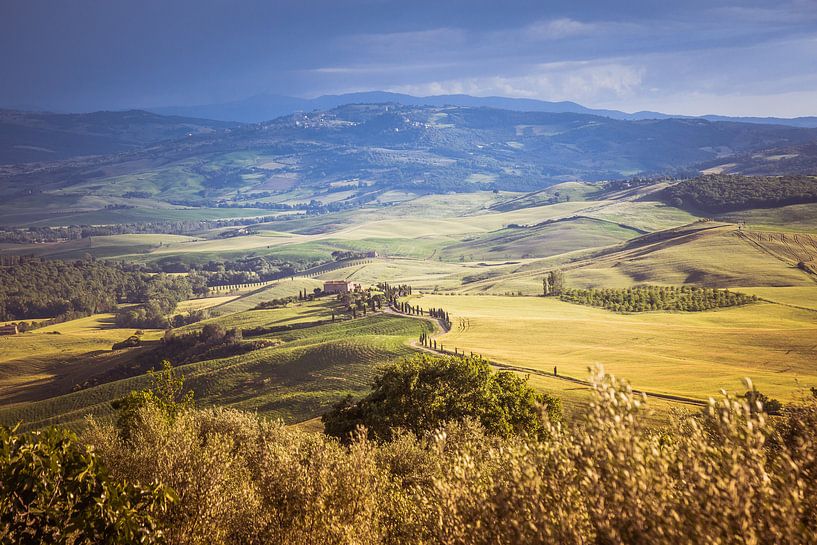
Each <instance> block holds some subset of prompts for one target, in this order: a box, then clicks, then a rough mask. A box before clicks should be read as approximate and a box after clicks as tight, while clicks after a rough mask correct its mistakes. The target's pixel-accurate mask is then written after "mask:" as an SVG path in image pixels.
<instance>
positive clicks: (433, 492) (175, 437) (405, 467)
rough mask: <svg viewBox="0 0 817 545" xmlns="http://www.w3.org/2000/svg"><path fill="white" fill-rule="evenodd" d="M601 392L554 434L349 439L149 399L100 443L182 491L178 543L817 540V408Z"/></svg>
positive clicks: (94, 431)
mask: <svg viewBox="0 0 817 545" xmlns="http://www.w3.org/2000/svg"><path fill="white" fill-rule="evenodd" d="M592 382H593V389H594V400H593V402H592V404H591V405H590V407H589V409H588V411H587V412H586V414H585V415H584V416H583V417H582V418H581V419H579V421H578V422H577V423H575V424H573V425H571V427H564V426H562V425H551V424H550V423H548V421H547V419H545V425H547V426H549V430H548V431H549V433H548V434H547V436H548V439H547V440H546V441H536V440H532V439H526V438H519V437H517V438H510V439H501V438H497V437H492V436H489V435H487V434H486V433H485V432H484V430H482V429H481V428H480V427H479V426H478V425H477V424H475V423H474V422H470V421H464V422H458V423H450V424H448V425H447V426H445V427H443V428H441V429H439V430H438V431H436V432H434V433H432V434H430V435H428V436H426V437H421V438H417V437H414V436H411V435H400V436H398V437H397V438H396V439H395V440H393V441H391V442H389V443H375V442H371V441H368V440H367V439H366V438H365V435H364V434H360V436H359V438H358V439H357V440H356V441H354V442H353V443H352V444H351V445H350V446H348V447H344V446H342V445H340V444H339V443H337V442H335V441H333V440H331V439H328V438H326V437H324V436H322V435H319V434H310V433H304V432H300V431H296V430H292V429H289V428H286V427H284V426H283V425H282V424H280V423H275V422H271V421H268V420H265V419H262V418H259V417H257V416H255V415H252V414H248V413H242V412H238V411H234V410H226V409H208V410H200V411H195V410H194V411H189V412H186V413H184V414H182V415H181V416H180V417H178V418H177V419H176V420H174V421H168V420H167V419H166V418H164V417H163V416H162V415H161V414H159V413H157V412H154V411H151V410H150V409H146V410H145V411H144V412H143V413H142V414H141V424H140V426H139V427H138V428H137V429H136V431H135V432H133V433H132V436H131V440H130V442H129V443H125V442H124V441H123V440H122V439H121V438H120V437H119V436H118V434H117V432H116V430H115V429H114V428H112V427H110V426H107V425H101V424H95V423H92V425H91V426H90V427H89V431H88V432H87V440H88V441H89V442H90V443H91V444H92V445H94V446H95V448H96V450H97V452H98V453H99V455H100V456H101V458H102V459H103V460H104V461H105V463H106V464H107V465H108V466H109V468H110V469H111V471H112V472H113V474H114V475H116V476H118V477H120V478H125V479H128V480H130V481H137V482H151V481H152V480H154V479H158V480H160V481H162V482H164V483H165V484H168V485H170V486H172V487H173V488H174V489H175V490H176V491H177V493H178V494H179V497H180V501H179V502H178V503H177V504H176V505H175V506H174V508H173V509H172V510H171V511H170V512H169V514H168V515H167V517H166V520H164V523H165V524H166V525H167V526H168V527H169V530H170V531H169V536H170V541H171V543H178V544H198V543H202V544H204V543H249V544H252V543H282V544H299V545H300V544H312V543H315V544H317V543H337V544H432V543H434V544H446V545H447V544H462V545H465V544H469V545H473V544H486V545H487V544H497V543H508V544H516V543H560V544H586V543H599V544H619V543H620V544H625V543H626V544H642V543H643V544H699V543H718V544H750V543H751V544H806V543H813V542H814V536H815V535H817V499H816V498H817V404H815V403H814V402H813V401H812V402H810V403H808V404H804V405H802V406H798V407H795V408H791V409H789V410H787V411H786V413H785V415H784V416H783V417H781V418H780V419H779V420H778V421H776V422H772V421H771V420H770V419H769V417H767V416H766V415H765V414H764V413H763V411H762V410H758V407H751V406H750V405H749V403H748V402H747V401H746V400H745V399H742V398H734V397H729V396H726V397H724V398H723V399H720V400H718V401H715V400H713V401H711V402H710V403H709V405H708V407H707V408H706V410H705V411H704V412H703V413H702V414H696V415H686V416H679V417H678V419H677V421H676V422H675V426H674V427H673V430H674V431H672V432H656V431H654V430H651V429H649V428H648V427H647V426H646V425H645V419H644V416H645V411H646V410H647V409H646V399H645V398H644V397H643V396H642V395H640V394H635V393H634V392H633V391H632V389H631V388H630V387H629V386H628V385H627V384H626V383H624V382H622V381H619V380H617V379H615V378H614V377H612V376H609V375H604V374H603V373H602V372H597V373H596V374H595V375H594V376H593V381H592Z"/></svg>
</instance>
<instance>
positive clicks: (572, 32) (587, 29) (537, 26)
mask: <svg viewBox="0 0 817 545" xmlns="http://www.w3.org/2000/svg"><path fill="white" fill-rule="evenodd" d="M598 28H599V26H598V25H596V24H591V23H583V22H581V21H576V20H575V19H569V18H559V19H551V20H545V21H537V22H535V23H532V24H530V25H528V26H526V27H524V28H523V29H522V31H521V33H519V36H520V37H524V38H527V39H531V40H542V39H545V40H560V39H562V38H571V37H574V36H585V35H587V34H591V33H593V32H595V31H598Z"/></svg>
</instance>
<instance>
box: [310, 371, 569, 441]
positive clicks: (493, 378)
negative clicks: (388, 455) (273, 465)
mask: <svg viewBox="0 0 817 545" xmlns="http://www.w3.org/2000/svg"><path fill="white" fill-rule="evenodd" d="M543 415H545V416H544V417H545V418H547V419H550V420H551V421H556V420H559V419H560V418H561V404H560V402H559V400H558V399H555V398H552V397H550V396H548V395H546V394H541V393H538V392H536V391H535V390H534V389H533V388H531V387H530V386H529V385H528V383H527V379H525V378H522V377H520V376H518V375H516V374H514V373H511V372H507V371H500V372H495V371H493V370H492V369H491V367H490V366H489V364H488V362H487V361H486V360H484V359H482V358H480V357H478V356H471V357H456V356H450V357H435V356H429V355H421V356H417V357H414V358H411V359H408V360H405V361H403V362H400V363H397V364H393V365H390V366H388V367H385V368H383V369H382V371H381V372H380V373H379V374H378V375H377V377H376V378H375V380H374V383H373V387H372V392H371V393H370V394H369V395H368V396H366V397H365V398H363V399H362V400H360V401H358V402H357V403H352V402H351V400H350V399H346V400H344V401H342V402H341V403H339V404H338V405H336V406H335V407H334V408H333V409H332V411H330V412H329V413H328V414H326V415H324V417H323V423H324V427H325V431H326V433H327V434H329V435H333V436H336V437H341V438H348V437H349V436H350V434H352V433H353V432H354V431H355V429H356V428H357V427H358V426H365V427H366V429H367V430H368V433H369V434H370V436H372V437H374V438H378V439H385V440H388V439H391V438H392V437H393V436H394V434H395V433H397V430H405V431H410V432H413V433H415V434H417V435H422V434H425V433H428V432H430V431H433V430H435V429H437V428H439V427H440V426H441V425H443V423H445V422H449V421H458V420H463V419H465V418H474V419H476V420H478V421H479V422H480V423H481V424H482V426H483V427H484V428H485V429H486V430H487V431H488V432H489V433H492V434H496V435H499V436H503V437H507V436H510V435H531V436H542V435H543V434H544V430H545V427H544V421H543Z"/></svg>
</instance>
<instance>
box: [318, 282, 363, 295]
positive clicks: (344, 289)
mask: <svg viewBox="0 0 817 545" xmlns="http://www.w3.org/2000/svg"><path fill="white" fill-rule="evenodd" d="M323 291H324V292H325V293H349V292H350V291H360V284H358V283H357V282H350V281H349V280H326V281H325V282H324V283H323Z"/></svg>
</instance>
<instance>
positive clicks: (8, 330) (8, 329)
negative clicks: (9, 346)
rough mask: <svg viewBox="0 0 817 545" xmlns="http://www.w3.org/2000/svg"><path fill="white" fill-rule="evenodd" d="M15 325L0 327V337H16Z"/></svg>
mask: <svg viewBox="0 0 817 545" xmlns="http://www.w3.org/2000/svg"><path fill="white" fill-rule="evenodd" d="M17 333H19V331H17V324H10V325H0V335H17Z"/></svg>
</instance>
